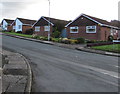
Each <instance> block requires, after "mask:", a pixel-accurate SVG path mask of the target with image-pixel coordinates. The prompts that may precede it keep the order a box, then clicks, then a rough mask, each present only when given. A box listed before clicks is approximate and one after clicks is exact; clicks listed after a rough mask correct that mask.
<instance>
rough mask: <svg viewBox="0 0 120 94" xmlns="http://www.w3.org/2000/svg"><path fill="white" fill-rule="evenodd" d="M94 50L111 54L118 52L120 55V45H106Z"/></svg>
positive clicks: (96, 47) (95, 47)
mask: <svg viewBox="0 0 120 94" xmlns="http://www.w3.org/2000/svg"><path fill="white" fill-rule="evenodd" d="M91 48H92V49H96V50H102V51H109V52H117V53H120V44H112V45H104V46H94V47H91Z"/></svg>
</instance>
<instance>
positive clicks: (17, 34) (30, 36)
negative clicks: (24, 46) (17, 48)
mask: <svg viewBox="0 0 120 94" xmlns="http://www.w3.org/2000/svg"><path fill="white" fill-rule="evenodd" d="M3 33H5V34H11V35H16V36H21V37H27V38H32V35H26V34H20V33H15V32H3Z"/></svg>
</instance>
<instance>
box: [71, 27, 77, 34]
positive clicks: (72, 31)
mask: <svg viewBox="0 0 120 94" xmlns="http://www.w3.org/2000/svg"><path fill="white" fill-rule="evenodd" d="M70 33H78V27H77V26H75V27H70Z"/></svg>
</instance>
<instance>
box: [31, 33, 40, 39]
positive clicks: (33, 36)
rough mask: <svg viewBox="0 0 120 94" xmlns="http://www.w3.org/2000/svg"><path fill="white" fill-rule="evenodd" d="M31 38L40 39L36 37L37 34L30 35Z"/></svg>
mask: <svg viewBox="0 0 120 94" xmlns="http://www.w3.org/2000/svg"><path fill="white" fill-rule="evenodd" d="M32 38H34V39H40V36H39V35H37V34H33V35H32Z"/></svg>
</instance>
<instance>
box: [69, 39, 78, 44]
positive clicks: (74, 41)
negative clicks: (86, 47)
mask: <svg viewBox="0 0 120 94" xmlns="http://www.w3.org/2000/svg"><path fill="white" fill-rule="evenodd" d="M70 43H71V44H78V41H77V40H75V39H70Z"/></svg>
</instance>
